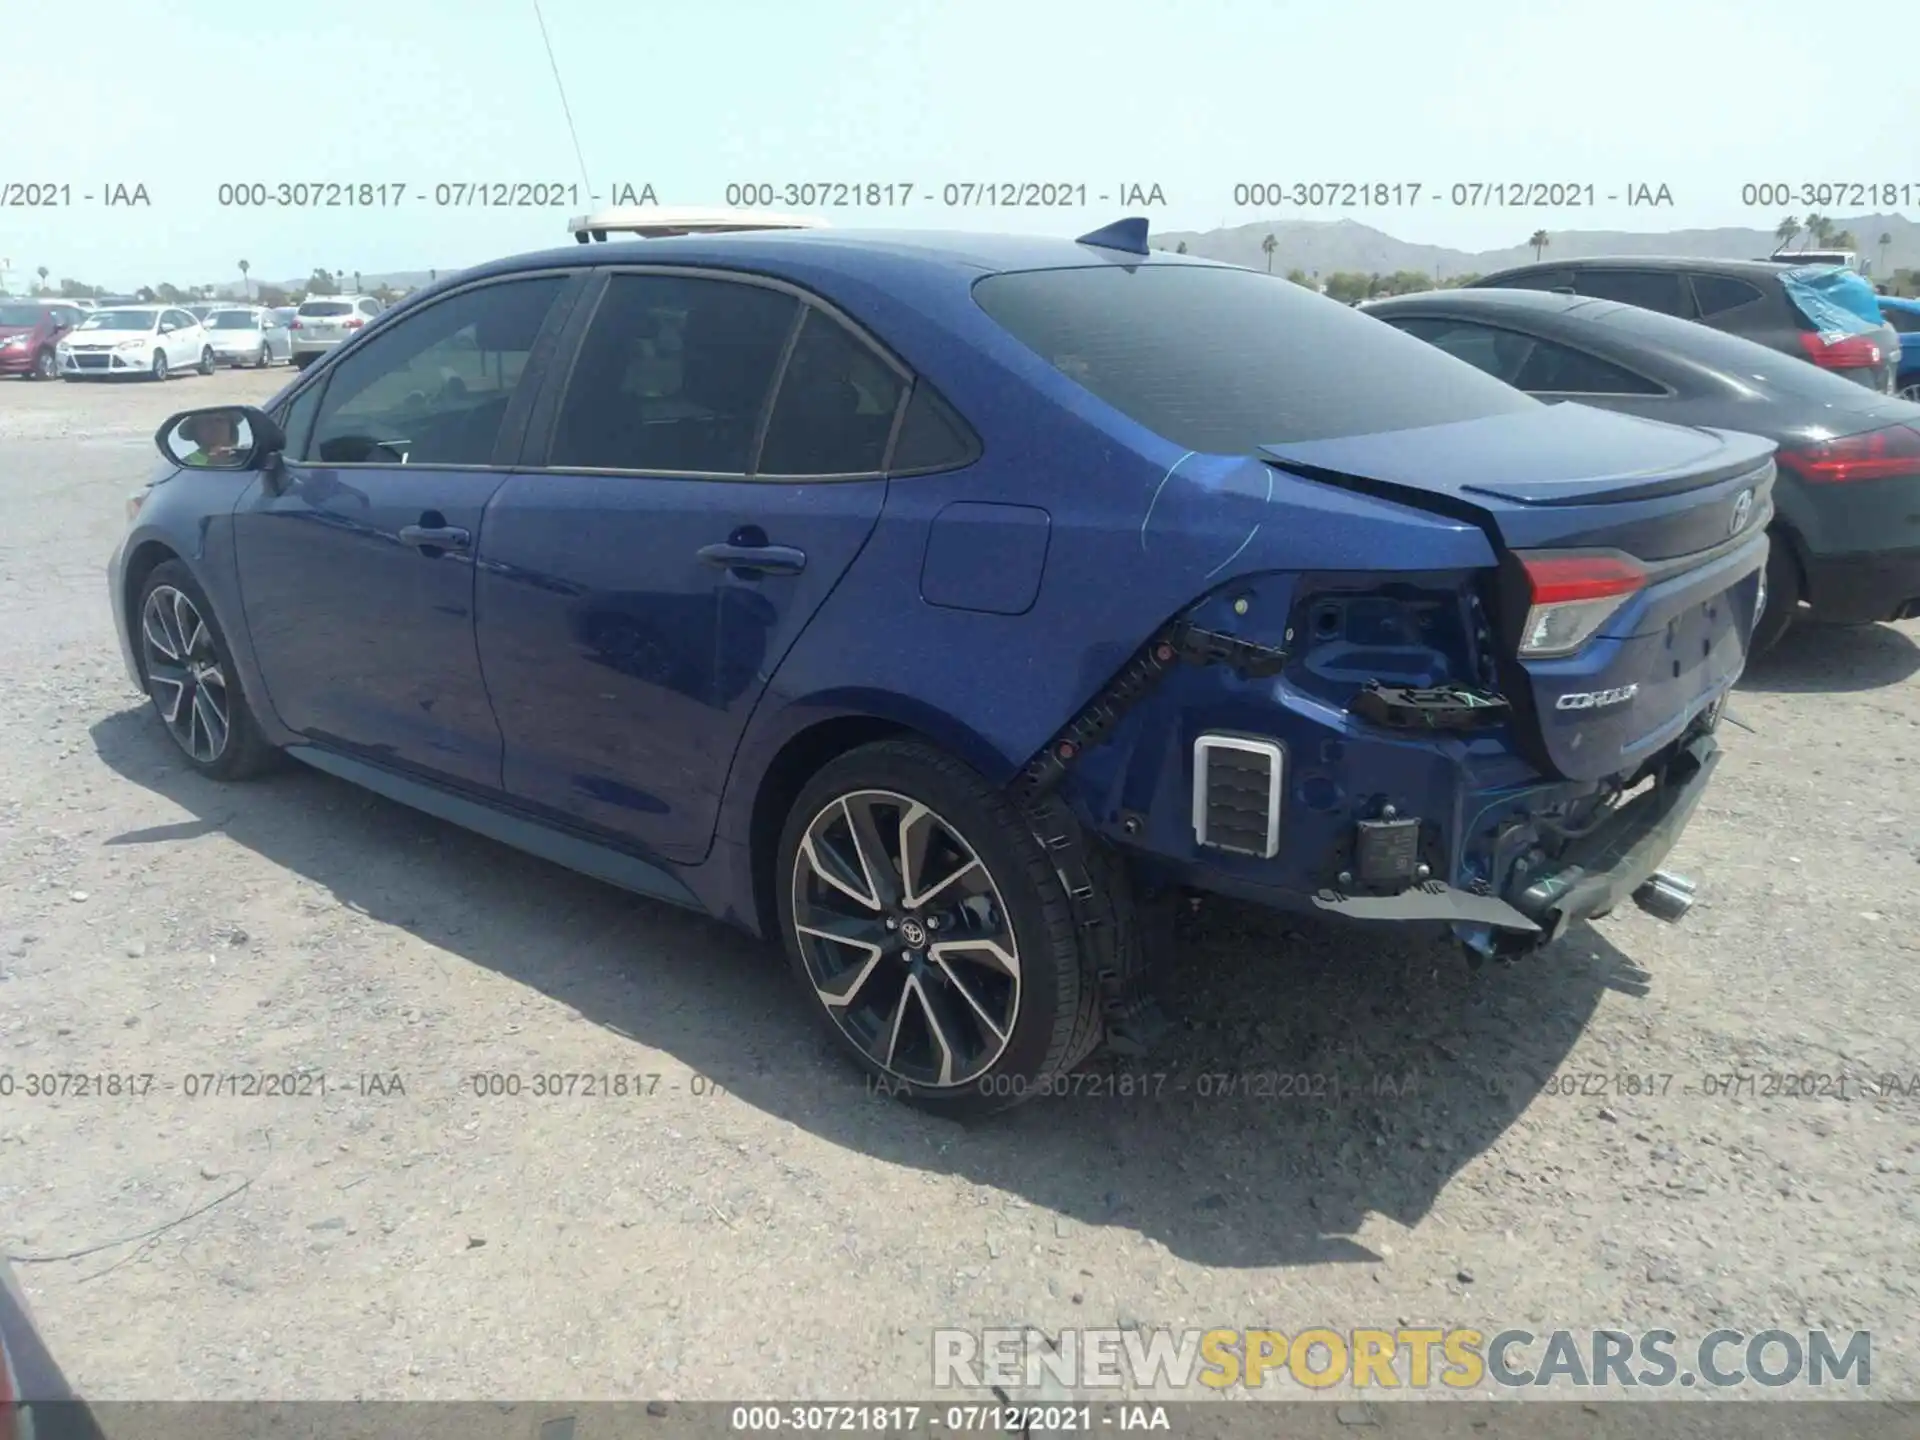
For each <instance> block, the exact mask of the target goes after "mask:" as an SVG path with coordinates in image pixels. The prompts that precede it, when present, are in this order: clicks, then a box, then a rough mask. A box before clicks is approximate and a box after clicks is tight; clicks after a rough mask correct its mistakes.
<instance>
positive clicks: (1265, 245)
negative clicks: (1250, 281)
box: [1260, 230, 1280, 275]
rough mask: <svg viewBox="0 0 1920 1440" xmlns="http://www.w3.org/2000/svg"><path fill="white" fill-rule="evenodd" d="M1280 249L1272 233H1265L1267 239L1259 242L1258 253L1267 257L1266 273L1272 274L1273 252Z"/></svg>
mask: <svg viewBox="0 0 1920 1440" xmlns="http://www.w3.org/2000/svg"><path fill="white" fill-rule="evenodd" d="M1279 248H1280V242H1279V241H1278V240H1276V239H1274V238H1273V232H1272V231H1271V230H1269V231H1268V232H1267V238H1266V239H1264V240H1262V241H1261V242H1260V253H1261V254H1263V255H1265V256H1266V257H1267V273H1268V274H1269V275H1271V274H1272V273H1273V252H1274V251H1276V250H1278V249H1279Z"/></svg>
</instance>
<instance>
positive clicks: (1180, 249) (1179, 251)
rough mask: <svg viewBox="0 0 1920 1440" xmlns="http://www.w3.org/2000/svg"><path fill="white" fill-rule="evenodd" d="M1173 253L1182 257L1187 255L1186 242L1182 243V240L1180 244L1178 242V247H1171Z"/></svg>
mask: <svg viewBox="0 0 1920 1440" xmlns="http://www.w3.org/2000/svg"><path fill="white" fill-rule="evenodd" d="M1173 253H1174V254H1176V255H1184V254H1186V253H1187V242H1186V241H1184V240H1182V241H1181V242H1180V243H1179V244H1178V245H1176V246H1174V247H1173Z"/></svg>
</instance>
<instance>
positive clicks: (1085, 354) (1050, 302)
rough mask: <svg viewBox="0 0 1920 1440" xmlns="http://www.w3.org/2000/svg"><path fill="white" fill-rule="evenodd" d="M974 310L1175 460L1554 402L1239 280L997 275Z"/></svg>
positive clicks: (1394, 334)
mask: <svg viewBox="0 0 1920 1440" xmlns="http://www.w3.org/2000/svg"><path fill="white" fill-rule="evenodd" d="M973 294H974V299H975V301H976V302H977V303H978V304H979V306H980V308H981V309H983V310H985V311H986V312H987V314H989V315H991V316H992V317H993V318H994V319H995V320H996V321H998V322H999V323H1000V324H1001V325H1003V326H1004V327H1006V329H1008V330H1009V331H1011V332H1012V333H1013V335H1014V337H1015V338H1016V339H1018V340H1020V341H1021V342H1022V343H1023V344H1025V345H1027V346H1028V347H1029V348H1031V349H1033V350H1035V351H1037V352H1039V354H1040V355H1041V356H1042V357H1043V358H1044V359H1046V360H1047V361H1048V362H1049V363H1050V364H1051V365H1053V366H1054V368H1055V369H1057V370H1059V371H1060V372H1061V373H1062V374H1064V375H1066V376H1068V377H1069V378H1071V379H1073V380H1074V381H1076V382H1078V383H1079V384H1080V385H1081V386H1082V387H1084V388H1085V389H1087V390H1090V391H1091V392H1092V393H1093V394H1095V395H1097V396H1099V397H1100V398H1101V399H1102V400H1104V401H1106V402H1107V403H1108V404H1109V405H1111V406H1113V407H1114V409H1116V410H1118V411H1120V412H1121V413H1122V414H1123V415H1126V416H1128V417H1129V418H1130V419H1132V420H1135V421H1137V422H1138V423H1139V424H1141V425H1144V426H1146V427H1147V428H1148V429H1149V430H1152V431H1154V432H1155V433H1157V434H1159V435H1162V436H1164V437H1165V438H1166V439H1168V440H1171V441H1172V442H1173V443H1174V444H1176V445H1182V446H1185V447H1186V448H1187V449H1190V450H1197V451H1203V452H1208V453H1213V454H1248V453H1250V452H1252V451H1254V450H1255V449H1257V448H1258V447H1260V446H1262V445H1274V444H1283V443H1288V442H1293V441H1302V440H1328V439H1334V438H1336V437H1340V436H1346V435H1367V434H1374V433H1377V432H1380V431H1386V430H1412V429H1417V428H1419V427H1422V426H1427V425H1445V424H1450V423H1453V422H1455V421H1462V420H1477V419H1481V418H1483V417H1486V416H1490V415H1503V414H1509V413H1512V412H1515V411H1520V410H1530V409H1532V408H1534V407H1535V406H1536V405H1538V404H1539V403H1540V402H1539V401H1537V400H1534V399H1532V398H1531V397H1530V396H1527V395H1523V394H1521V393H1520V392H1519V391H1518V390H1515V389H1513V388H1512V387H1511V386H1509V385H1506V384H1503V383H1502V382H1501V381H1498V380H1495V379H1494V378H1493V377H1492V376H1490V375H1487V374H1485V373H1483V372H1482V371H1480V370H1477V369H1475V368H1474V367H1473V366H1472V365H1469V364H1467V363H1466V362H1465V361H1464V360H1456V359H1455V358H1454V357H1453V356H1451V355H1448V354H1446V353H1445V352H1443V351H1440V350H1436V349H1435V348H1434V347H1433V346H1431V345H1429V344H1427V343H1426V342H1425V341H1422V340H1416V339H1414V338H1413V337H1412V336H1411V335H1404V334H1402V333H1401V332H1400V331H1398V330H1396V329H1394V328H1393V327H1392V326H1391V325H1384V324H1382V323H1381V322H1380V321H1378V320H1376V319H1374V318H1373V317H1372V316H1369V315H1364V314H1362V313H1360V312H1359V311H1357V310H1354V309H1352V308H1351V307H1350V306H1347V305H1343V304H1341V303H1340V302H1339V301H1337V300H1329V299H1327V298H1326V297H1325V296H1323V295H1318V294H1315V293H1314V292H1313V291H1311V290H1308V289H1307V288H1306V287H1305V286H1302V285H1296V284H1294V283H1293V282H1292V281H1291V280H1285V279H1282V278H1280V277H1279V276H1275V275H1265V274H1261V273H1260V272H1258V271H1254V270H1239V269H1232V268H1229V267H1226V266H1219V267H1215V266H1200V265H1140V266H1120V265H1101V266H1094V267H1088V268H1084V269H1071V270H1033V271H1023V272H1017V273H1013V274H1006V275H993V276H989V277H988V278H986V279H984V280H982V281H980V282H979V283H978V284H977V285H975V286H974V291H973Z"/></svg>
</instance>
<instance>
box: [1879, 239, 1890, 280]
mask: <svg viewBox="0 0 1920 1440" xmlns="http://www.w3.org/2000/svg"><path fill="white" fill-rule="evenodd" d="M1879 243H1880V268H1881V269H1882V270H1884V269H1886V268H1887V251H1888V250H1889V249H1890V248H1891V247H1892V245H1893V232H1892V231H1891V230H1882V231H1881V232H1880V242H1879Z"/></svg>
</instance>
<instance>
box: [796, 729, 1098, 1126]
mask: <svg viewBox="0 0 1920 1440" xmlns="http://www.w3.org/2000/svg"><path fill="white" fill-rule="evenodd" d="M856 815H859V816H864V817H865V818H866V821H867V824H866V827H865V833H866V836H867V840H868V844H867V845H865V846H861V847H859V848H856V841H855V835H854V828H853V823H852V822H853V818H854V817H855V816H856ZM903 851H905V852H910V855H908V856H903V854H902V852H903ZM903 859H905V861H906V863H905V865H904V866H903V864H902V863H901V862H902V861H903ZM903 868H906V869H912V870H916V871H918V872H919V873H917V874H909V875H906V876H904V881H905V883H904V884H903V877H902V874H901V871H902V869H903ZM1097 873H1098V875H1099V879H1097V880H1096V884H1100V883H1106V884H1113V883H1126V882H1125V881H1124V880H1121V881H1117V882H1116V881H1115V880H1114V879H1113V878H1112V875H1113V872H1110V871H1106V870H1102V871H1100V872H1097ZM774 874H775V877H776V879H775V884H776V885H777V886H778V887H779V893H778V895H777V897H776V899H777V902H778V907H779V917H780V934H781V940H782V943H783V944H784V945H785V947H786V951H787V958H788V960H789V962H790V963H791V964H792V967H793V970H794V974H795V975H796V976H797V977H798V978H799V980H800V983H801V985H802V986H803V987H804V989H805V991H806V993H807V995H808V996H809V997H810V1001H811V1004H812V1005H813V1007H814V1009H815V1010H816V1012H817V1013H818V1014H819V1015H820V1017H821V1019H822V1021H823V1022H824V1023H826V1024H827V1026H828V1028H829V1029H831V1030H832V1031H833V1033H834V1034H835V1035H836V1036H837V1037H838V1038H839V1040H840V1041H841V1043H842V1044H843V1045H845V1047H846V1048H847V1050H848V1052H849V1053H850V1054H852V1056H853V1057H854V1059H855V1060H856V1061H857V1062H858V1063H859V1064H860V1065H861V1067H862V1068H863V1069H864V1070H865V1071H866V1072H867V1074H868V1075H869V1076H870V1077H871V1082H870V1083H871V1086H872V1088H873V1090H874V1091H875V1092H877V1093H881V1094H887V1095H891V1096H894V1097H896V1098H899V1099H902V1100H905V1101H906V1102H907V1103H908V1104H910V1105H914V1106H916V1107H917V1108H920V1109H923V1110H927V1111H930V1112H932V1113H934V1114H938V1115H942V1116H945V1117H947V1118H949V1119H955V1120H962V1119H968V1118H973V1117H977V1116H982V1115H990V1114H993V1113H994V1112H996V1111H1001V1110H1007V1109H1010V1108H1011V1107H1013V1106H1015V1105H1018V1104H1020V1103H1021V1102H1022V1101H1025V1100H1029V1099H1032V1098H1033V1097H1034V1096H1037V1095H1046V1094H1059V1093H1062V1090H1061V1089H1060V1088H1058V1087H1059V1082H1060V1080H1061V1077H1063V1076H1065V1075H1066V1074H1067V1073H1068V1072H1070V1071H1071V1070H1073V1069H1074V1067H1076V1066H1077V1065H1079V1064H1080V1063H1081V1062H1082V1061H1084V1060H1085V1059H1086V1058H1087V1056H1088V1055H1090V1054H1091V1053H1092V1052H1093V1050H1094V1049H1095V1048H1096V1047H1097V1046H1098V1045H1099V1043H1100V1039H1101V1034H1102V1029H1101V1014H1100V1007H1099V992H1098V987H1097V985H1096V984H1095V981H1094V978H1093V976H1092V975H1091V974H1090V973H1089V971H1088V967H1087V965H1086V964H1085V962H1084V961H1083V959H1082V956H1081V951H1080V946H1079V943H1078V941H1079V936H1078V929H1077V926H1076V922H1075V917H1074V912H1073V910H1072V908H1071V907H1070V905H1069V903H1068V900H1067V895H1066V892H1065V890H1064V889H1063V888H1062V886H1061V882H1060V877H1059V874H1058V872H1057V871H1056V870H1055V869H1054V867H1053V864H1052V862H1051V860H1050V859H1049V857H1048V855H1047V853H1046V851H1045V850H1044V849H1043V848H1042V846H1041V844H1040V842H1039V840H1037V839H1036V838H1035V837H1034V834H1033V831H1032V828H1031V827H1030V826H1029V825H1028V824H1027V823H1026V821H1025V820H1024V819H1023V817H1022V816H1021V814H1020V812H1019V811H1018V810H1017V809H1016V808H1015V807H1014V805H1013V804H1012V802H1011V801H1010V800H1009V798H1008V797H1007V795H1006V794H1005V793H1004V792H1003V791H1000V790H997V789H995V788H994V787H993V786H991V785H989V784H988V783H987V782H986V781H985V780H984V779H982V778H981V777H980V776H979V775H978V774H976V773H975V772H974V771H973V770H972V769H970V768H969V767H968V766H966V765H964V764H962V763H961V762H960V761H958V760H956V759H954V758H953V757H952V756H949V755H946V754H943V753H942V752H941V751H939V750H936V749H934V748H933V747H931V746H929V745H926V744H924V743H922V742H919V741H909V740H884V741H880V742H878V743H876V744H872V745H864V746H861V747H860V748H859V749H856V750H852V751H849V752H848V753H847V754H845V755H842V756H840V757H839V758H838V759H835V760H833V761H831V762H829V763H828V764H827V765H826V766H825V767H824V768H822V770H821V771H820V773H819V774H817V775H816V776H814V778H813V779H812V780H811V781H809V782H808V783H807V785H806V787H805V788H804V789H803V790H802V791H801V792H800V795H799V798H798V799H797V800H795V802H794V805H793V810H792V812H791V813H790V814H789V815H788V817H787V823H786V827H785V830H784V833H783V834H782V835H781V839H780V849H779V855H778V860H777V863H776V867H775V871H774ZM914 890H918V891H919V897H918V898H917V900H916V897H915V895H914V894H913V893H912V892H913V891H914ZM856 892H859V893H857V894H856ZM903 892H904V893H903ZM1103 898H1104V897H1103ZM909 902H914V903H909ZM889 922H891V923H889ZM829 930H831V931H832V932H833V933H832V934H831V935H829V934H826V933H824V932H827V931H829Z"/></svg>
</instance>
